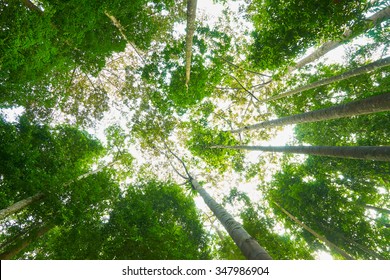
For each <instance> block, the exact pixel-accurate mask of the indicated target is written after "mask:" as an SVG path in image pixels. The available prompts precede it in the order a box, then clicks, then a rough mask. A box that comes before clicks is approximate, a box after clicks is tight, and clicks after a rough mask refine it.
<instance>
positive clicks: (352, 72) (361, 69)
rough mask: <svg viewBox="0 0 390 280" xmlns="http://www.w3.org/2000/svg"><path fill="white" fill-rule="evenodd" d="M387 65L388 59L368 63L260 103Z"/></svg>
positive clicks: (389, 63)
mask: <svg viewBox="0 0 390 280" xmlns="http://www.w3.org/2000/svg"><path fill="white" fill-rule="evenodd" d="M388 65H390V57H387V58H383V59H380V60H377V61H375V62H372V63H369V64H367V65H364V66H361V67H358V68H356V69H353V70H350V71H348V72H345V73H342V74H340V75H336V76H333V77H331V78H327V79H324V80H320V81H316V82H314V83H311V84H308V85H305V86H302V87H298V88H296V89H292V90H289V91H287V92H284V93H281V94H279V95H276V96H273V97H270V98H267V99H263V100H261V101H262V102H268V101H273V100H277V99H280V98H283V97H286V96H291V95H293V94H296V93H300V92H303V91H305V90H309V89H313V88H316V87H319V86H324V85H328V84H330V83H334V82H338V81H342V80H345V79H349V78H352V77H355V76H359V75H362V74H365V73H368V72H371V71H374V70H376V69H380V68H382V67H385V66H388Z"/></svg>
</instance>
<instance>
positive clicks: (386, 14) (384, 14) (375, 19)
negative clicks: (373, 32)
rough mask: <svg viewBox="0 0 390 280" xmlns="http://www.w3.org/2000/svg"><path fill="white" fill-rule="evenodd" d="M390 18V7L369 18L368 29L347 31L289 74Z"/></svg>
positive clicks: (299, 63) (293, 67)
mask: <svg viewBox="0 0 390 280" xmlns="http://www.w3.org/2000/svg"><path fill="white" fill-rule="evenodd" d="M389 18H390V7H386V8H385V9H383V10H381V11H379V12H377V13H375V14H373V15H372V16H370V17H368V18H367V20H366V21H367V22H368V24H367V25H366V28H365V29H364V30H363V31H362V32H360V33H356V32H353V30H347V31H345V32H344V34H343V36H342V37H341V38H340V39H339V40H336V41H329V42H326V43H324V44H323V45H322V46H320V47H319V48H318V49H317V50H315V51H314V52H313V53H311V54H310V55H308V56H306V57H304V58H303V59H301V60H300V61H298V62H297V63H296V64H295V65H294V66H291V67H289V69H288V72H289V73H291V72H292V71H294V70H296V69H299V68H302V67H303V66H305V65H306V64H309V63H311V62H313V61H315V60H317V59H318V58H320V57H321V56H323V55H325V54H326V53H328V52H330V51H331V50H333V49H335V48H337V47H338V46H341V45H342V44H343V43H344V42H345V41H346V40H349V39H352V38H353V37H356V36H357V35H360V34H361V33H363V32H366V31H367V30H369V29H371V28H372V27H374V26H375V25H378V24H380V23H381V22H383V21H385V20H387V19H389Z"/></svg>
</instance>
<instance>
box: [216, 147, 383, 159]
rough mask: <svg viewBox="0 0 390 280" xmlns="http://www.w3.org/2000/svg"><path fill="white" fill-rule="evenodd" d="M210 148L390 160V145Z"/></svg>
mask: <svg viewBox="0 0 390 280" xmlns="http://www.w3.org/2000/svg"><path fill="white" fill-rule="evenodd" d="M210 149H233V150H249V151H263V152H276V153H293V154H305V155H316V156H327V157H337V158H350V159H365V160H378V161H390V146H352V147H351V146H348V147H337V146H218V145H217V146H211V147H210Z"/></svg>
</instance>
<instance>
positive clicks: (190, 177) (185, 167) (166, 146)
mask: <svg viewBox="0 0 390 280" xmlns="http://www.w3.org/2000/svg"><path fill="white" fill-rule="evenodd" d="M163 143H164V146H165V148H167V150H168V151H169V152H170V153H171V154H172V155H173V156H174V157H175V158H176V159H177V160H178V161H180V162H181V164H182V165H183V167H184V170H185V171H186V173H187V176H188V179H189V180H191V179H192V176H191V175H190V172H189V171H188V169H187V166H186V165H185V163H184V162H183V161H182V159H181V158H179V157H178V156H177V155H176V154H175V153H174V152H172V150H171V149H170V148H169V147H168V145H167V143H165V141H163Z"/></svg>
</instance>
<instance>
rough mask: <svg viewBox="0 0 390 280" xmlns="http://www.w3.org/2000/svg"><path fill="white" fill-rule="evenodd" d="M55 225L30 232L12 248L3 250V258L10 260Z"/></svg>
mask: <svg viewBox="0 0 390 280" xmlns="http://www.w3.org/2000/svg"><path fill="white" fill-rule="evenodd" d="M53 227H54V225H53V224H47V225H44V226H42V227H41V228H39V229H38V230H36V231H34V232H31V233H29V234H28V236H27V237H26V238H24V239H22V240H20V241H19V242H17V243H16V244H15V245H13V246H12V247H10V248H7V251H5V252H2V253H1V254H0V259H1V260H10V259H13V258H14V257H15V256H16V255H17V254H19V253H20V252H22V251H23V250H25V249H26V248H27V247H28V246H29V245H30V244H31V243H32V242H33V241H35V240H36V239H38V238H39V237H41V236H42V235H44V234H45V233H47V232H48V231H49V230H51V229H52V228H53Z"/></svg>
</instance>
